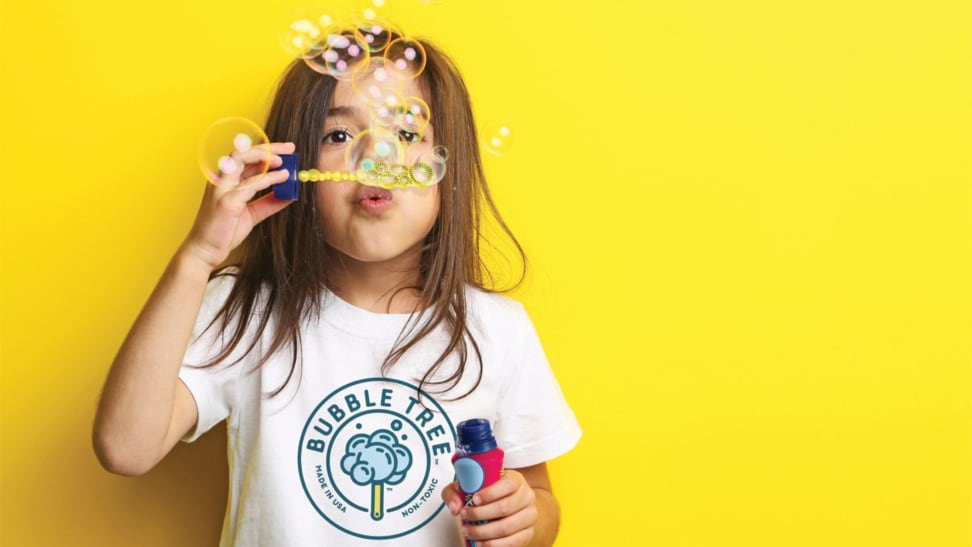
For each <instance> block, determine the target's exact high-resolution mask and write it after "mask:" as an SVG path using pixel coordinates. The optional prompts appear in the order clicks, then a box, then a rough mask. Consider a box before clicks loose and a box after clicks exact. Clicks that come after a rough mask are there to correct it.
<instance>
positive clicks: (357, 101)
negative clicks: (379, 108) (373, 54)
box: [330, 73, 428, 108]
mask: <svg viewBox="0 0 972 547" xmlns="http://www.w3.org/2000/svg"><path fill="white" fill-rule="evenodd" d="M383 95H398V96H399V97H400V98H402V99H406V98H408V97H419V98H420V99H422V100H423V101H425V102H426V103H428V93H426V91H425V87H424V86H423V85H422V82H421V80H420V79H418V78H413V79H408V80H397V81H394V82H388V81H379V80H378V79H377V78H375V76H374V74H373V73H372V74H369V75H367V76H362V77H361V78H356V79H354V80H339V81H338V83H337V86H335V88H334V94H333V95H332V97H331V104H330V106H331V107H332V108H333V107H336V106H356V105H365V104H374V102H375V100H376V98H377V97H380V96H383Z"/></svg>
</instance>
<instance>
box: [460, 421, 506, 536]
mask: <svg viewBox="0 0 972 547" xmlns="http://www.w3.org/2000/svg"><path fill="white" fill-rule="evenodd" d="M456 431H457V433H458V445H459V446H458V447H457V449H456V454H455V456H453V457H452V465H453V466H454V467H455V468H456V479H457V480H458V481H459V494H460V495H461V496H462V497H463V502H464V503H465V504H466V505H467V506H470V505H473V501H472V500H473V495H474V494H475V493H476V492H479V491H480V490H482V489H483V488H486V487H487V486H489V485H491V484H493V483H494V482H496V481H498V480H499V479H500V477H501V476H502V475H503V450H502V449H501V448H499V447H498V446H496V438H495V437H493V432H492V430H491V429H490V426H489V421H487V420H482V419H473V420H466V421H464V422H460V423H459V425H458V426H457V427H456ZM471 524H483V522H473V523H471ZM475 545H476V542H475V541H472V540H469V539H467V540H466V547H475Z"/></svg>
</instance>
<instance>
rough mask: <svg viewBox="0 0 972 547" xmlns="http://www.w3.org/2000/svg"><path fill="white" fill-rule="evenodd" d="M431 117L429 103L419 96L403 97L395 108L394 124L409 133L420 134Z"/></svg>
mask: <svg viewBox="0 0 972 547" xmlns="http://www.w3.org/2000/svg"><path fill="white" fill-rule="evenodd" d="M431 119H432V112H431V111H429V105H428V104H427V103H426V102H425V101H424V100H423V99H422V98H421V97H405V98H404V99H403V100H402V101H401V102H399V103H398V107H397V108H396V109H395V124H396V125H397V126H398V127H400V128H401V129H404V130H405V131H408V132H409V133H418V134H421V133H422V132H423V131H425V128H426V127H428V125H429V121H430V120H431Z"/></svg>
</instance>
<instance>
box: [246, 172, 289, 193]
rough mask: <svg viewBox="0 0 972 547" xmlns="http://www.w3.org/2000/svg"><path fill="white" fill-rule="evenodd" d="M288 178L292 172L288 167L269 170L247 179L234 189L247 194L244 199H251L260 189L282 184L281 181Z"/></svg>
mask: <svg viewBox="0 0 972 547" xmlns="http://www.w3.org/2000/svg"><path fill="white" fill-rule="evenodd" d="M288 178H290V173H288V172H287V170H286V169H280V170H278V171H267V172H266V173H263V174H261V175H256V176H254V177H250V178H248V179H246V180H245V181H243V182H241V183H240V184H239V185H237V186H236V188H234V190H235V193H237V194H240V195H243V196H245V197H244V199H245V200H247V201H249V200H250V199H252V198H253V196H254V195H256V193H257V192H259V191H260V190H264V189H266V188H269V187H271V186H273V185H274V184H280V183H281V182H284V181H286V180H287V179H288Z"/></svg>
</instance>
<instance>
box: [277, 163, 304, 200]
mask: <svg viewBox="0 0 972 547" xmlns="http://www.w3.org/2000/svg"><path fill="white" fill-rule="evenodd" d="M280 159H282V160H283V164H281V165H280V167H277V168H276V169H274V171H279V170H281V169H286V170H287V171H288V172H289V174H290V177H289V178H287V180H285V181H283V182H281V183H280V184H274V185H273V196H274V197H275V198H277V199H283V200H289V201H296V200H297V198H298V197H299V196H300V181H299V180H298V179H297V169H298V162H297V154H280Z"/></svg>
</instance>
